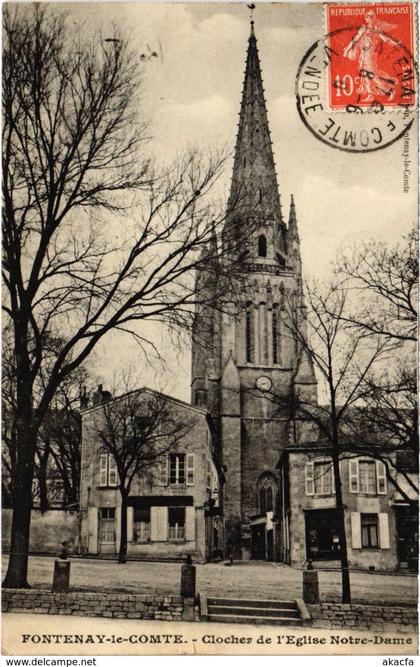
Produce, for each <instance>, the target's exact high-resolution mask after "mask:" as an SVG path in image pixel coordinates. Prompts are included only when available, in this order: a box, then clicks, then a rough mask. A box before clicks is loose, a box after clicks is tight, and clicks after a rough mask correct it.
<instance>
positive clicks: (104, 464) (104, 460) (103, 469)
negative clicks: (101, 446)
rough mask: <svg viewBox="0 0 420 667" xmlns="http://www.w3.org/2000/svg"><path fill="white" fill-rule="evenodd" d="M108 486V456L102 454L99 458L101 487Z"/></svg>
mask: <svg viewBox="0 0 420 667" xmlns="http://www.w3.org/2000/svg"><path fill="white" fill-rule="evenodd" d="M107 484H108V454H101V455H100V457H99V486H107Z"/></svg>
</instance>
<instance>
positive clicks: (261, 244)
mask: <svg viewBox="0 0 420 667" xmlns="http://www.w3.org/2000/svg"><path fill="white" fill-rule="evenodd" d="M258 257H267V239H266V238H265V236H264V234H261V236H260V237H259V238H258Z"/></svg>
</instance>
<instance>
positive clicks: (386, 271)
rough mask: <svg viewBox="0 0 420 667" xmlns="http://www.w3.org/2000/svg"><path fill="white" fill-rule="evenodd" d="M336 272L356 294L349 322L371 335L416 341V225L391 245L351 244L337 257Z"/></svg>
mask: <svg viewBox="0 0 420 667" xmlns="http://www.w3.org/2000/svg"><path fill="white" fill-rule="evenodd" d="M336 272H337V274H338V276H339V277H340V278H341V279H342V280H343V281H344V282H345V284H346V287H347V289H349V290H351V291H352V292H354V293H355V294H356V296H357V305H354V306H353V308H352V312H351V313H350V314H349V313H347V316H346V319H347V321H348V323H349V324H351V325H352V326H354V327H357V328H359V329H360V330H362V331H363V333H365V334H370V335H372V336H381V337H385V338H388V339H390V338H392V339H393V340H396V341H400V342H409V341H411V342H413V343H415V342H416V341H417V316H418V308H417V306H418V278H419V270H418V230H417V227H413V229H412V230H411V231H410V232H409V234H407V236H405V237H404V239H403V242H400V243H398V244H397V245H395V246H390V245H387V244H386V243H383V242H378V241H374V240H372V241H368V242H366V243H362V244H361V245H357V246H355V247H354V248H353V249H352V250H351V251H349V252H348V253H347V254H343V255H342V256H341V257H340V258H339V260H338V263H337V267H336Z"/></svg>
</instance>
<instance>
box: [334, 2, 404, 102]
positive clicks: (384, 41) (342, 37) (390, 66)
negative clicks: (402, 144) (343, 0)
mask: <svg viewBox="0 0 420 667" xmlns="http://www.w3.org/2000/svg"><path fill="white" fill-rule="evenodd" d="M414 9H415V8H414V3H410V2H405V3H380V4H367V3H366V4H327V6H326V11H327V32H328V48H329V49H330V50H331V53H332V54H333V55H334V57H332V58H331V59H330V66H329V72H328V77H329V85H328V93H329V104H330V108H331V110H334V109H337V110H339V109H343V108H348V107H358V108H361V107H375V106H377V107H380V108H383V107H411V106H413V105H414V104H415V101H416V67H415V61H414V58H413V55H414V30H415V24H414V13H415V12H414Z"/></svg>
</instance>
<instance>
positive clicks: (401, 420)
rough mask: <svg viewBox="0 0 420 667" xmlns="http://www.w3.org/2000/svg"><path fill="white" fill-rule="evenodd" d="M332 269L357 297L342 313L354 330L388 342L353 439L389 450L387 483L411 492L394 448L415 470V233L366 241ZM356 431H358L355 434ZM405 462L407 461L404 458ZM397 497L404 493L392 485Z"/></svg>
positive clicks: (368, 382) (373, 374)
mask: <svg viewBox="0 0 420 667" xmlns="http://www.w3.org/2000/svg"><path fill="white" fill-rule="evenodd" d="M336 271H337V274H338V276H339V277H340V279H341V280H342V283H343V284H344V285H345V286H346V288H347V289H348V290H349V291H350V292H351V293H352V295H353V296H356V298H355V299H354V298H353V299H352V303H351V308H350V309H349V310H348V312H347V313H346V314H345V315H341V317H342V318H343V320H344V321H345V322H346V323H347V325H348V326H349V327H351V328H353V329H354V330H355V331H356V332H360V333H362V334H363V335H366V336H370V337H372V338H376V339H377V340H386V341H389V342H390V343H393V358H392V359H391V360H389V363H388V364H387V368H386V369H384V368H379V369H376V368H375V369H372V372H371V373H370V374H369V377H368V378H367V379H366V397H365V409H364V411H363V419H360V421H359V424H356V425H355V435H356V434H357V435H356V437H355V439H357V440H358V441H359V442H360V443H361V444H362V443H363V444H364V446H365V447H366V449H367V450H369V449H371V451H372V452H373V453H374V452H375V451H376V452H377V447H375V440H376V443H377V441H378V440H379V439H380V440H381V442H382V444H383V445H385V446H386V447H387V449H388V452H389V454H388V456H387V458H386V461H385V463H386V465H387V470H388V471H389V478H390V480H391V481H392V482H393V483H394V485H396V484H395V483H396V481H397V475H396V473H399V474H401V475H402V476H403V477H404V478H405V480H406V482H407V484H408V485H409V486H410V487H411V488H412V490H413V491H414V492H415V493H418V485H417V484H416V483H415V482H414V478H413V475H412V474H410V471H409V469H408V470H407V468H406V466H405V465H403V466H399V460H400V457H398V456H397V457H396V456H395V454H396V452H398V451H399V450H401V451H402V452H403V453H406V454H408V455H410V458H411V460H412V462H413V464H414V468H413V470H414V472H415V470H416V465H417V461H418V453H419V441H418V410H417V378H416V341H417V317H418V313H417V311H418V230H417V228H416V227H414V228H413V229H412V230H411V231H410V232H409V233H408V234H407V235H406V236H405V237H404V238H403V240H402V241H401V242H400V243H398V244H396V245H394V246H391V245H389V244H386V243H380V242H377V241H370V242H368V243H364V244H362V245H361V246H355V247H354V248H353V249H352V251H351V252H348V253H347V254H344V255H342V256H341V257H340V258H339V261H338V264H337V267H336ZM357 428H358V433H357ZM404 458H406V457H404ZM396 486H397V489H398V491H399V492H400V493H401V494H402V496H403V497H404V498H405V499H406V500H409V498H408V497H407V495H406V494H405V493H404V490H403V489H402V488H401V487H400V486H399V485H396Z"/></svg>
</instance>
